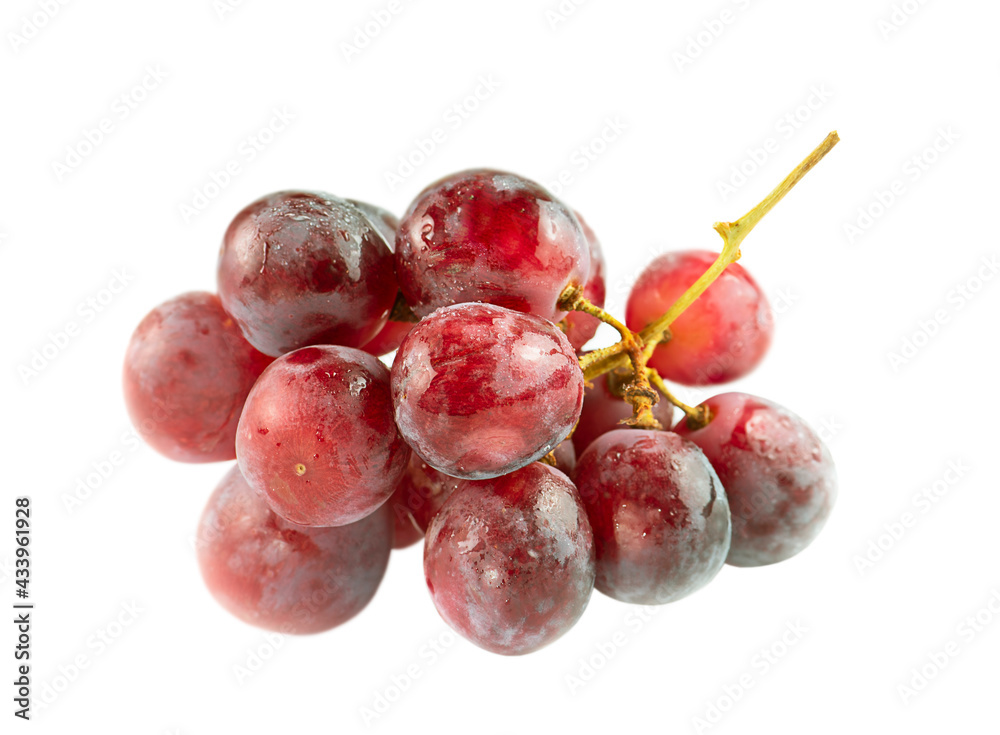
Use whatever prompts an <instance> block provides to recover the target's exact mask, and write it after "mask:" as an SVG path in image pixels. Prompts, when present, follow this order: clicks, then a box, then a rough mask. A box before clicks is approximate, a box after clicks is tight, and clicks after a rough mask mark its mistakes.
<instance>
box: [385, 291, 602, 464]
mask: <svg viewBox="0 0 1000 735" xmlns="http://www.w3.org/2000/svg"><path fill="white" fill-rule="evenodd" d="M392 398H393V402H394V404H395V407H396V423H397V424H398V426H399V430H400V432H401V433H402V435H403V437H404V438H405V439H406V441H407V443H408V444H409V445H410V446H411V447H413V449H414V451H415V452H416V453H417V454H419V455H420V456H421V457H422V458H423V459H424V461H425V462H427V464H429V465H431V466H432V467H434V468H436V469H438V470H440V471H442V472H444V473H446V474H448V475H451V476H453V477H462V478H466V479H482V478H486V477H496V476H498V475H504V474H506V473H508V472H512V471H514V470H516V469H517V468H519V467H524V466H525V465H527V464H530V463H531V462H533V461H535V460H536V459H540V458H541V457H543V456H545V455H546V454H548V453H549V452H550V451H552V449H553V448H554V447H555V446H556V445H557V444H559V442H561V441H562V440H563V439H565V438H566V435H567V434H569V432H570V430H571V429H572V428H573V424H575V423H576V420H577V419H578V418H579V416H580V406H581V404H582V402H583V373H582V371H581V370H580V365H579V362H578V361H577V357H576V353H575V352H574V351H573V347H572V346H571V345H570V343H569V341H568V340H567V339H566V335H564V334H563V333H562V332H561V331H560V330H559V328H558V327H557V326H555V325H554V324H552V323H551V322H547V321H545V320H544V319H541V318H540V317H537V316H534V315H532V314H522V313H520V312H516V311H511V310H510V309H505V308H504V307H502V306H495V305H493V304H456V305H454V306H448V307H445V308H442V309H439V310H437V311H436V312H434V313H433V314H431V316H429V317H427V318H426V319H424V320H423V321H421V322H420V323H419V324H417V326H416V327H414V329H413V331H411V332H410V333H409V334H408V335H407V337H406V339H405V340H403V344H402V345H401V346H400V348H399V351H398V352H397V353H396V359H395V362H394V363H393V365H392Z"/></svg>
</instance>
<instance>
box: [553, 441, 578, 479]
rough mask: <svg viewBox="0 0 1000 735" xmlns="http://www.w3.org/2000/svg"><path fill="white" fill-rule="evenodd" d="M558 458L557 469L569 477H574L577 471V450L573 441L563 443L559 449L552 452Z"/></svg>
mask: <svg viewBox="0 0 1000 735" xmlns="http://www.w3.org/2000/svg"><path fill="white" fill-rule="evenodd" d="M552 454H553V455H555V458H556V469H557V470H560V471H562V472H563V473H564V474H565V475H566V476H567V477H572V476H573V470H575V469H576V448H575V447H574V446H573V441H572V440H571V439H566V440H565V441H563V442H561V443H560V444H559V446H558V447H556V448H555V449H553V450H552Z"/></svg>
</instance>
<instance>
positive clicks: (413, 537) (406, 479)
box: [387, 452, 462, 549]
mask: <svg viewBox="0 0 1000 735" xmlns="http://www.w3.org/2000/svg"><path fill="white" fill-rule="evenodd" d="M460 482H462V480H459V479H457V478H454V477H449V476H448V475H446V474H444V473H443V472H438V471H437V470H436V469H434V468H433V467H431V466H430V465H429V464H427V463H426V462H424V461H423V460H422V459H420V457H419V456H418V455H417V454H416V452H414V453H413V454H412V455H411V456H410V462H409V464H408V465H407V466H406V472H404V473H403V479H402V480H400V481H399V485H398V486H397V487H396V491H395V492H394V493H393V494H392V497H390V498H389V500H388V502H387V505H388V506H389V509H390V510H391V511H392V514H393V516H394V517H395V519H396V532H397V533H396V540H395V541H394V542H393V548H397V549H401V548H403V547H406V546H409V545H410V544H412V543H415V542H416V541H417V540H418V539H422V538H423V537H424V532H425V531H426V530H427V526H428V525H430V522H431V519H432V518H434V516H435V515H436V514H437V512H438V511H439V510H441V506H442V505H444V503H445V501H446V500H447V499H448V498H449V497H451V494H452V493H453V492H455V488H457V487H458V485H459V483H460Z"/></svg>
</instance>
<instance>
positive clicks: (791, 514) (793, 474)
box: [674, 393, 837, 567]
mask: <svg viewBox="0 0 1000 735" xmlns="http://www.w3.org/2000/svg"><path fill="white" fill-rule="evenodd" d="M703 405H707V406H708V408H709V409H710V411H711V414H712V420H711V422H710V423H709V424H708V425H707V426H705V427H703V428H701V429H692V428H690V427H689V426H688V424H687V421H686V419H682V420H681V421H680V423H678V424H677V426H676V427H675V428H674V431H676V432H677V433H678V434H681V435H682V436H685V437H687V438H688V439H690V440H691V441H693V442H694V443H695V444H697V445H698V446H699V447H701V449H702V451H703V452H705V455H706V456H707V457H708V460H709V461H710V462H711V463H712V466H713V467H714V468H715V471H716V472H717V473H718V475H719V477H720V478H721V480H722V485H723V486H724V487H725V488H726V494H727V495H728V497H729V505H730V507H731V509H732V514H733V542H732V546H731V547H730V549H729V558H728V559H727V560H726V561H727V563H729V564H732V565H734V566H738V567H755V566H761V565H764V564H774V563H775V562H779V561H783V560H784V559H788V558H789V557H792V556H795V555H796V554H798V553H799V552H800V551H802V550H803V549H804V548H805V547H806V546H808V545H809V544H810V543H811V542H812V540H813V539H814V538H816V536H817V535H818V534H819V532H820V531H821V530H822V528H823V525H824V524H825V523H826V519H827V517H828V516H829V515H830V510H831V509H832V508H833V503H834V500H835V499H836V494H837V485H836V483H837V480H836V471H835V469H834V466H833V458H832V457H831V456H830V452H829V450H828V449H827V448H826V445H824V444H823V442H822V441H820V438H819V437H818V436H816V433H815V432H814V431H813V430H812V429H810V428H809V426H808V425H807V424H806V423H805V422H804V421H803V420H802V419H800V418H799V417H798V416H796V415H795V414H793V413H792V412H791V411H788V410H786V409H784V408H782V407H781V406H779V405H777V404H775V403H771V402H770V401H766V400H764V399H763V398H757V397H755V396H750V395H747V394H746V393H723V394H721V395H717V396H714V397H712V398H709V399H708V400H707V401H705V403H704V404H703Z"/></svg>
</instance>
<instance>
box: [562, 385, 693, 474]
mask: <svg viewBox="0 0 1000 735" xmlns="http://www.w3.org/2000/svg"><path fill="white" fill-rule="evenodd" d="M630 374H631V373H629V371H627V370H619V371H615V372H612V373H605V374H604V375H600V376H598V377H596V378H594V379H593V380H592V381H590V382H591V384H592V385H593V388H587V389H586V392H585V393H584V394H583V410H582V411H581V412H580V421H579V423H578V424H577V425H576V429H574V431H573V437H572V439H573V446H574V447H576V454H577V456H580V455H581V454H583V452H584V451H585V450H586V449H587V447H588V446H590V443H591V442H592V441H594V439H596V438H597V437H599V436H600V435H601V434H606V433H607V432H609V431H614V430H615V429H623V428H625V427H624V426H622V424H620V423H619V422H620V421H621V420H622V419H627V418H630V417H631V416H632V414H633V409H632V405H631V404H630V403H626V401H625V399H624V398H622V397H621V395H620V393H621V382H622V381H623V380H627V379H628V378H627V375H630ZM653 416H654V417H655V418H656V420H657V421H659V422H660V424H662V425H663V428H665V429H668V428H670V427H671V426H672V425H673V423H674V406H673V404H672V403H670V401H668V400H667V399H666V398H664V397H663V396H660V400H659V402H658V403H657V404H656V405H655V406H653Z"/></svg>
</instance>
